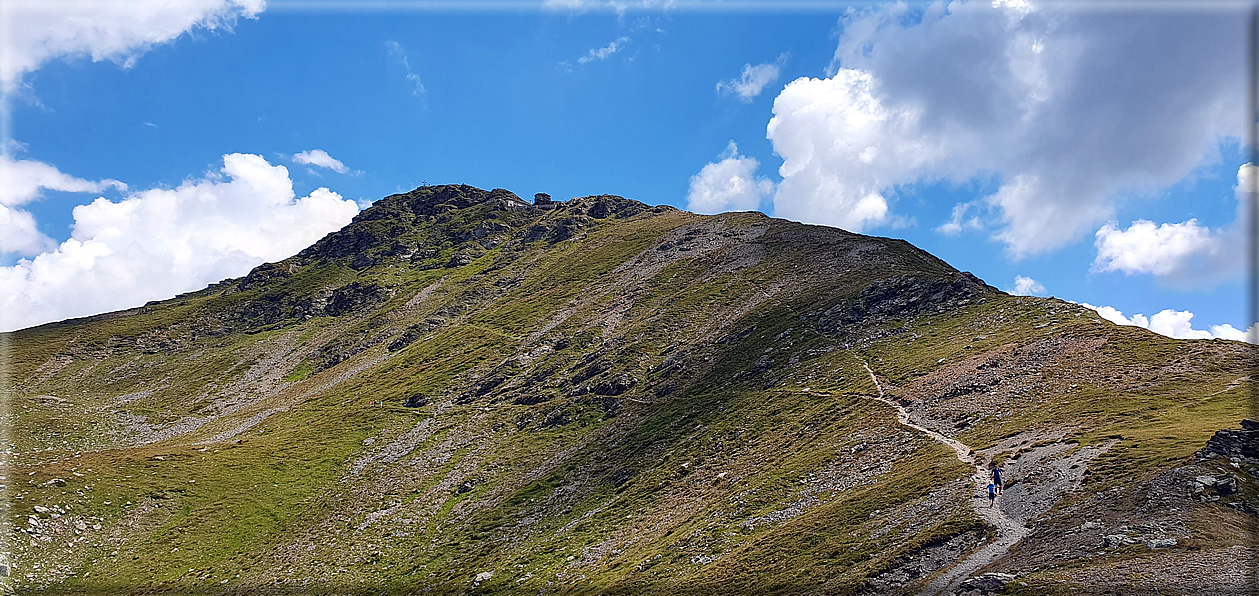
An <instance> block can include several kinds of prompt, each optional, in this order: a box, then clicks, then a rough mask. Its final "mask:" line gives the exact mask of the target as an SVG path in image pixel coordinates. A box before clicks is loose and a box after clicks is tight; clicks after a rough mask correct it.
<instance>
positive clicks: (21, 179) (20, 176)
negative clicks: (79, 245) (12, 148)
mask: <svg viewBox="0 0 1259 596" xmlns="http://www.w3.org/2000/svg"><path fill="white" fill-rule="evenodd" d="M0 180H3V181H4V182H3V184H0V253H9V254H18V255H23V256H32V255H37V254H39V253H41V252H44V251H46V250H50V249H52V248H54V247H56V245H57V243H56V242H55V241H53V239H52V238H49V237H48V236H47V235H45V234H44V233H43V232H41V231H39V228H38V227H37V226H36V223H35V217H34V216H33V215H31V213H30V212H29V211H26V210H24V209H21V208H20V206H21V205H23V204H25V203H29V202H31V201H35V200H38V199H39V198H40V197H41V196H42V194H43V191H45V190H55V191H62V192H103V191H104V190H105V189H106V188H111V187H112V188H117V189H118V190H126V189H127V185H126V184H123V183H121V182H119V181H117V180H95V181H93V180H84V179H82V178H77V177H75V176H71V175H69V174H65V173H62V172H61V170H58V169H57V168H56V167H55V166H51V165H49V164H46V163H43V162H40V161H34V160H28V159H13V158H12V157H11V156H9V155H8V154H0Z"/></svg>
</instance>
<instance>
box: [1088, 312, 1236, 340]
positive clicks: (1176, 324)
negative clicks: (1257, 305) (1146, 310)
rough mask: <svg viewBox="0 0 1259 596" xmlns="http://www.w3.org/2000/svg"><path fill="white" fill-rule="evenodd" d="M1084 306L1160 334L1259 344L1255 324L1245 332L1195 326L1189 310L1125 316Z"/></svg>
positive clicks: (1108, 319)
mask: <svg viewBox="0 0 1259 596" xmlns="http://www.w3.org/2000/svg"><path fill="white" fill-rule="evenodd" d="M1079 304H1080V305H1081V306H1084V307H1087V308H1091V309H1093V310H1095V311H1097V314H1098V315H1099V316H1101V317H1102V318H1103V319H1106V320H1107V321H1110V322H1112V323H1115V324H1117V325H1130V326H1133V327H1142V328H1144V329H1149V330H1150V331H1153V332H1155V333H1158V334H1160V335H1166V336H1167V337H1172V338H1175V339H1231V340H1236V341H1245V342H1250V343H1252V344H1253V343H1259V340H1257V336H1256V334H1255V333H1256V330H1259V325H1251V326H1250V328H1249V329H1247V330H1245V331H1242V330H1241V329H1238V328H1236V327H1233V326H1232V325H1229V324H1227V323H1226V324H1223V325H1210V326H1208V327H1207V328H1206V329H1194V327H1193V313H1192V312H1189V311H1187V310H1173V309H1170V308H1168V309H1164V310H1161V311H1159V312H1157V313H1155V314H1153V315H1151V316H1149V317H1147V316H1145V315H1143V314H1141V313H1137V314H1134V315H1132V316H1131V317H1127V316H1124V314H1123V312H1121V311H1119V310H1117V309H1115V308H1114V307H1110V306H1093V305H1092V304H1088V303H1085V302H1080V303H1079Z"/></svg>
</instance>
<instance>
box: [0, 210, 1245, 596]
mask: <svg viewBox="0 0 1259 596" xmlns="http://www.w3.org/2000/svg"><path fill="white" fill-rule="evenodd" d="M0 339H2V340H3V345H6V346H7V347H8V352H9V354H10V356H11V364H10V366H9V369H8V371H7V373H6V374H7V375H8V379H9V383H8V385H7V387H8V389H7V395H6V396H5V397H6V399H5V404H6V406H7V411H5V412H3V413H2V414H3V415H4V417H5V420H6V424H5V426H4V428H5V429H6V431H7V436H4V437H3V442H4V443H5V444H6V447H7V451H8V453H7V455H6V457H7V458H8V463H9V465H8V466H7V468H6V469H7V473H6V477H5V479H4V482H5V487H4V488H5V491H6V496H7V497H8V498H7V499H6V510H5V516H4V524H5V527H4V528H3V531H4V535H5V536H6V537H8V552H7V554H6V557H5V559H6V560H5V561H3V563H4V564H3V569H0V572H3V573H0V576H6V577H4V581H5V582H6V584H5V585H7V586H10V587H11V588H15V589H17V590H18V591H20V592H21V593H35V594H42V593H49V594H52V593H126V594H153V593H179V594H186V593H213V594H242V593H337V594H347V593H372V594H377V593H434V594H443V593H468V594H472V593H525V592H527V593H535V594H551V593H596V592H599V593H617V594H620V593H643V592H653V593H666V594H675V593H705V594H712V593H720V594H732V593H734V594H737V593H758V594H759V593H765V594H769V593H801V592H807V593H816V594H822V593H826V594H830V593H839V594H851V593H919V592H924V591H925V592H926V593H942V592H943V591H945V590H951V591H955V592H959V591H960V592H959V593H974V594H979V593H987V592H995V591H997V590H1000V589H1004V590H1006V591H1007V592H1012V593H1037V594H1045V593H1048V594H1067V593H1076V592H1077V590H1084V591H1086V592H1089V591H1100V590H1103V589H1111V590H1114V591H1116V592H1122V593H1142V592H1146V591H1151V590H1154V589H1156V588H1157V589H1161V590H1163V592H1162V593H1169V592H1170V593H1176V592H1194V593H1199V592H1203V591H1204V588H1209V589H1217V590H1219V591H1221V592H1222V593H1241V592H1245V591H1247V590H1248V589H1250V588H1251V587H1253V584H1251V583H1249V582H1253V581H1254V575H1253V572H1252V571H1251V570H1252V569H1253V568H1254V567H1253V562H1254V560H1253V557H1254V552H1255V551H1254V549H1253V546H1251V545H1252V544H1253V543H1252V541H1251V532H1252V530H1254V528H1255V521H1256V519H1259V518H1257V517H1256V516H1257V515H1259V484H1257V483H1256V478H1255V473H1256V471H1257V469H1259V468H1257V466H1259V437H1257V435H1259V424H1257V423H1254V422H1252V421H1247V422H1246V423H1245V426H1244V427H1242V428H1240V429H1238V428H1237V427H1238V425H1239V421H1241V420H1242V419H1243V418H1245V417H1246V416H1247V414H1248V408H1249V403H1250V402H1249V401H1248V400H1249V396H1250V395H1254V391H1255V390H1256V384H1255V382H1254V381H1253V380H1252V377H1251V374H1250V372H1251V367H1252V365H1253V362H1254V355H1255V354H1254V350H1253V348H1252V347H1251V346H1248V345H1246V344H1242V343H1239V342H1230V341H1223V340H1212V341H1206V340H1195V341H1186V340H1173V339H1169V338H1166V337H1162V336H1159V335H1155V334H1152V333H1150V332H1148V331H1146V330H1144V329H1139V328H1134V327H1121V326H1116V325H1114V324H1111V323H1109V322H1107V321H1104V320H1102V319H1100V318H1099V317H1098V316H1097V315H1096V313H1094V312H1093V311H1091V310H1089V309H1086V308H1084V307H1081V306H1078V305H1075V304H1071V303H1068V302H1064V301H1061V300H1056V299H1052V298H1033V297H1017V296H1010V295H1007V294H1004V293H1002V292H1000V291H998V290H996V289H994V288H992V287H990V286H988V285H986V284H985V283H983V282H982V281H981V280H979V279H977V278H976V277H974V276H973V275H970V274H968V273H964V272H961V271H958V270H956V269H954V268H952V267H950V266H949V265H948V264H947V263H945V262H943V261H941V260H940V259H938V258H935V257H933V256H932V255H930V254H928V253H926V252H924V251H922V250H919V249H917V248H915V247H914V246H912V245H910V244H908V243H906V242H904V241H900V240H893V239H887V238H875V237H869V236H863V235H859V234H852V233H848V232H844V231H841V230H837V229H833V228H826V227H820V226H809V225H802V224H798V223H793V222H788V221H783V220H777V219H771V218H768V217H766V216H764V215H762V214H759V213H726V214H721V215H714V216H700V215H695V214H691V213H687V212H683V211H678V210H676V209H673V208H670V207H651V206H648V205H645V204H642V203H639V202H636V201H632V200H627V199H624V198H621V197H617V196H611V195H601V196H590V197H583V198H575V199H572V200H570V201H567V202H557V201H551V200H550V198H549V197H547V196H546V195H538V196H537V197H535V200H534V202H533V203H529V202H526V201H523V200H521V199H520V198H519V197H517V196H516V195H515V194H513V193H511V192H509V191H506V190H501V189H499V190H492V191H485V190H481V189H477V188H473V187H470V186H458V185H449V186H425V187H422V188H419V189H416V190H414V191H411V192H408V193H405V194H398V195H393V196H390V197H386V198H384V199H382V200H380V201H378V202H377V203H375V204H374V205H373V206H371V207H370V208H368V209H366V210H364V211H363V212H361V213H360V214H359V215H358V216H357V217H355V218H354V221H353V222H352V223H350V224H349V225H347V226H346V227H345V228H343V229H341V230H339V231H337V232H334V233H332V234H329V235H328V236H326V237H325V238H323V239H322V240H320V241H319V242H317V243H316V244H314V245H313V246H311V247H309V248H307V249H306V250H303V251H302V252H300V253H299V254H297V255H295V256H293V257H292V258H289V259H286V260H284V261H280V262H278V263H268V264H264V265H261V266H259V267H258V268H256V269H254V270H253V271H252V272H250V273H249V274H248V275H246V276H245V277H243V278H240V279H231V280H226V281H223V282H220V283H217V284H215V285H212V286H210V287H208V288H206V289H204V290H201V291H198V292H192V293H189V294H184V295H180V296H176V297H175V298H173V299H170V300H165V301H160V302H154V303H150V304H147V305H145V306H144V307H141V308H135V309H131V310H126V311H121V312H115V313H109V314H104V315H98V316H94V317H87V318H83V319H75V320H70V321H64V322H60V323H53V324H48V325H43V326H39V327H35V328H31V329H25V330H21V331H17V332H13V333H7V334H3V335H0ZM990 465H1001V466H1002V468H1003V469H1004V471H1005V473H1006V476H1007V483H1006V486H1005V490H1004V493H1003V494H1001V495H999V496H997V497H996V499H995V503H994V505H993V506H991V507H990V506H989V500H988V498H987V497H986V492H984V487H985V486H986V484H987V480H988V476H987V474H988V469H989V466H990ZM972 476H975V478H972ZM1207 591H1208V592H1209V590H1207Z"/></svg>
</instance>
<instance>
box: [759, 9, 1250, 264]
mask: <svg viewBox="0 0 1259 596" xmlns="http://www.w3.org/2000/svg"><path fill="white" fill-rule="evenodd" d="M909 10H910V9H909V8H908V7H907V6H906V5H904V4H900V3H898V4H895V5H890V6H884V7H880V8H876V9H873V10H868V11H850V12H849V14H848V15H847V16H845V17H844V18H843V19H842V20H841V31H842V33H841V36H840V41H839V44H838V46H837V49H836V52H835V58H834V61H833V63H832V66H831V69H830V70H829V76H828V77H827V78H802V79H798V80H796V81H793V82H791V83H789V84H788V85H786V87H785V88H784V89H783V90H782V92H781V93H780V94H779V95H778V97H777V99H776V100H775V102H774V110H773V112H774V115H773V118H772V119H771V120H770V122H769V125H768V127H767V137H768V138H769V139H770V141H771V142H772V143H773V145H774V150H775V152H776V153H777V154H778V155H780V156H781V157H782V159H783V163H782V166H781V167H780V169H779V172H780V174H781V176H782V178H783V181H782V182H781V183H780V184H779V185H778V190H777V193H776V195H775V196H774V206H775V214H776V215H780V216H785V217H789V218H791V219H798V220H804V221H811V222H816V223H824V224H830V225H838V226H840V227H844V228H847V229H849V230H853V231H860V230H862V229H863V228H865V227H869V226H873V225H879V224H884V223H889V222H892V221H895V219H896V217H898V216H897V215H896V214H893V213H892V212H891V210H893V209H894V199H895V192H896V189H897V188H898V187H899V186H902V185H907V184H916V183H934V182H957V183H965V182H967V181H970V180H973V179H976V178H978V177H982V178H985V179H993V180H996V181H998V182H999V186H998V189H997V191H996V192H994V193H993V194H991V195H990V196H987V197H983V198H982V201H983V203H984V205H986V206H987V208H988V209H987V211H986V212H984V213H981V212H979V211H975V212H973V213H972V214H971V215H970V216H969V217H958V218H957V221H950V222H947V223H945V224H943V225H941V226H940V228H938V229H939V230H940V231H941V232H944V233H956V232H960V231H961V230H962V229H964V228H965V227H967V226H969V227H970V228H973V229H979V228H987V229H991V230H992V234H993V236H994V238H995V239H997V240H998V241H1000V242H1002V243H1003V244H1004V245H1005V246H1006V249H1007V252H1008V254H1009V255H1010V256H1012V257H1014V258H1021V257H1025V256H1029V255H1034V254H1039V253H1044V252H1048V251H1052V250H1055V249H1058V248H1060V247H1062V246H1065V245H1067V244H1069V243H1071V242H1074V241H1077V240H1079V239H1080V238H1083V237H1084V236H1085V235H1086V234H1087V233H1088V232H1089V231H1091V230H1096V229H1097V226H1098V225H1099V224H1102V223H1103V222H1105V221H1107V220H1108V219H1111V218H1112V217H1113V214H1114V210H1115V206H1116V204H1117V202H1118V201H1119V200H1120V197H1121V196H1124V197H1139V196H1141V195H1143V194H1153V193H1155V192H1156V191H1158V190H1159V189H1162V188H1166V187H1168V186H1170V185H1172V184H1175V183H1176V182H1178V181H1180V180H1182V179H1184V178H1185V177H1186V176H1188V175H1190V174H1191V173H1192V172H1193V171H1194V169H1195V168H1197V167H1199V166H1201V165H1202V164H1203V163H1208V162H1211V161H1212V160H1216V159H1218V156H1219V151H1218V147H1219V146H1220V143H1221V140H1223V139H1240V138H1241V135H1242V132H1243V128H1244V127H1243V123H1244V122H1245V106H1244V103H1245V97H1246V93H1245V89H1244V81H1246V80H1247V77H1246V71H1245V60H1244V57H1245V53H1244V49H1245V48H1246V47H1247V44H1246V31H1245V22H1246V20H1245V18H1242V17H1243V16H1244V15H1243V12H1242V11H1239V12H1237V13H1235V14H1234V13H1229V12H1226V11H1214V12H1212V11H1203V12H1200V13H1189V12H1175V13H1167V12H1162V11H1148V12H1144V13H1137V14H1127V13H1124V14H1120V13H1118V12H1108V11H1088V10H1078V11H1075V12H1073V11H1072V9H1071V7H1070V6H1067V5H1055V4H1043V5H1042V4H1032V3H1028V2H1020V3H1010V2H1005V3H1003V2H997V3H993V2H965V1H960V0H959V1H956V2H950V3H947V4H946V3H943V2H935V3H932V4H930V5H927V6H925V7H924V8H923V9H922V12H921V18H918V15H911V14H909ZM961 215H966V214H965V213H963V214H961ZM980 215H982V216H983V218H982V219H981V220H978V221H974V222H972V220H971V219H970V218H971V217H976V216H980ZM950 224H952V225H950Z"/></svg>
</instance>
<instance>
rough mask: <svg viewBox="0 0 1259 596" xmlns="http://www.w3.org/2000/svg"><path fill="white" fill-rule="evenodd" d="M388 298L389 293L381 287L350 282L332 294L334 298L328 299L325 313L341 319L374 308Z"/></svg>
mask: <svg viewBox="0 0 1259 596" xmlns="http://www.w3.org/2000/svg"><path fill="white" fill-rule="evenodd" d="M387 297H388V293H387V292H386V290H385V289H384V288H383V287H381V286H378V285H376V284H365V283H360V282H357V281H355V282H350V283H349V284H348V285H346V286H343V287H340V288H337V289H336V290H334V291H333V292H332V296H330V297H329V298H328V305H327V306H325V307H324V312H325V313H327V314H328V315H330V316H334V317H339V316H341V315H343V314H346V313H349V312H353V311H359V310H363V309H366V308H369V307H371V306H374V305H376V304H377V303H379V302H381V301H382V300H384V299H385V298H387Z"/></svg>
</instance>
